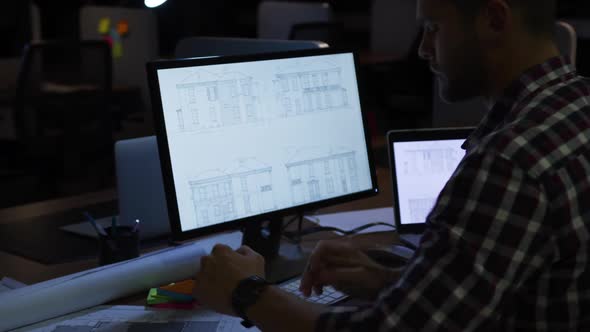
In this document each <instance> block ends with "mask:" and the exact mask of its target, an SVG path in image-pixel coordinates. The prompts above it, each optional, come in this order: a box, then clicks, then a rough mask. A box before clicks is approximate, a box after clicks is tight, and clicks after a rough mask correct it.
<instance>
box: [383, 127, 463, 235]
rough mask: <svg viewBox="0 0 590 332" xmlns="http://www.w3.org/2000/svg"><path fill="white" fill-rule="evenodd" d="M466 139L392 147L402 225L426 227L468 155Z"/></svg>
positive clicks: (399, 144)
mask: <svg viewBox="0 0 590 332" xmlns="http://www.w3.org/2000/svg"><path fill="white" fill-rule="evenodd" d="M464 141H465V139H440V140H420V141H407V142H395V143H393V152H394V156H395V178H396V181H395V184H396V186H397V188H396V189H397V195H398V207H397V208H398V210H399V220H400V223H401V224H417V223H424V222H425V221H426V217H427V216H428V214H429V213H430V210H432V208H433V207H434V203H435V202H436V199H437V198H438V195H439V194H440V192H441V190H442V189H443V187H444V186H445V184H446V183H447V181H448V180H449V178H450V177H451V175H452V174H453V172H454V171H455V169H456V168H457V166H458V165H459V162H460V161H461V159H463V156H464V155H465V150H463V149H462V148H461V145H462V144H463V142H464Z"/></svg>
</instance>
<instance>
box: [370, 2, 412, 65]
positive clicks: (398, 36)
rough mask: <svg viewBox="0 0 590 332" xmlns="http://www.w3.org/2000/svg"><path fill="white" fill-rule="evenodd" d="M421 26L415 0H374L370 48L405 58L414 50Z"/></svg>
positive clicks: (374, 51) (377, 51)
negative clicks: (417, 18) (418, 21)
mask: <svg viewBox="0 0 590 332" xmlns="http://www.w3.org/2000/svg"><path fill="white" fill-rule="evenodd" d="M419 30H420V27H419V25H418V23H417V22H416V1H415V0H374V1H373V4H372V6H371V25H370V49H371V52H373V53H380V54H391V55H394V56H395V57H396V58H399V59H403V58H405V57H407V56H408V55H409V54H410V52H411V51H412V45H413V44H414V41H415V39H416V36H417V35H418V32H419Z"/></svg>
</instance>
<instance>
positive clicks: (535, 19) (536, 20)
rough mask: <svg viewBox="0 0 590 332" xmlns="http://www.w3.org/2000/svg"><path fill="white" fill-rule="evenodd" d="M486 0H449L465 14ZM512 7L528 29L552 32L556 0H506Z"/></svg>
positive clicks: (546, 32)
mask: <svg viewBox="0 0 590 332" xmlns="http://www.w3.org/2000/svg"><path fill="white" fill-rule="evenodd" d="M486 1H487V0H451V2H454V3H455V5H456V6H457V7H458V8H459V10H461V11H462V12H464V13H465V14H467V15H475V13H476V12H477V11H478V10H479V9H480V8H481V7H482V6H483V5H484V3H485V2H486ZM506 1H507V2H508V4H509V5H510V6H511V7H512V8H518V9H519V10H520V11H521V12H522V14H523V18H524V23H525V24H526V27H527V28H528V30H529V31H530V32H531V33H533V34H536V35H543V36H549V35H552V34H553V28H554V25H555V12H556V2H557V1H556V0H506Z"/></svg>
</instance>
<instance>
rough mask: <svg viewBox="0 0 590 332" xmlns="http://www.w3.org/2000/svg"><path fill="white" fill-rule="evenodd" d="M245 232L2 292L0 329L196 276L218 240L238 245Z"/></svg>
mask: <svg viewBox="0 0 590 332" xmlns="http://www.w3.org/2000/svg"><path fill="white" fill-rule="evenodd" d="M241 236H242V235H241V233H240V232H234V233H229V234H222V235H220V236H214V237H210V238H207V239H205V240H202V241H198V242H194V243H188V244H184V245H181V246H178V247H172V248H166V249H163V250H160V251H156V252H152V253H149V254H145V255H142V256H140V257H138V258H135V259H132V260H128V261H124V262H120V263H116V264H111V265H106V266H102V267H98V268H95V269H91V270H86V271H82V272H79V273H75V274H71V275H67V276H65V277H61V278H56V279H52V280H48V281H44V282H41V283H38V284H34V285H30V286H27V287H22V288H19V289H15V290H12V291H10V292H4V293H0V317H2V319H0V331H6V330H10V329H14V328H18V327H21V326H25V325H29V324H33V323H37V322H40V321H43V320H46V319H50V318H53V317H58V316H62V315H65V314H68V313H71V312H75V311H78V310H82V309H86V308H90V307H94V306H97V305H99V304H104V303H107V302H109V301H113V300H116V299H118V298H121V297H124V296H128V295H131V294H136V293H138V292H141V291H147V290H148V289H150V288H152V287H156V286H160V285H165V284H168V283H171V282H175V281H179V280H185V279H188V278H191V277H193V276H194V275H195V274H196V273H197V271H198V270H199V268H200V258H201V257H202V256H203V255H205V254H208V253H209V252H210V251H211V248H212V247H213V245H214V244H215V243H218V242H219V243H225V244H227V245H229V246H231V247H234V248H236V247H237V246H239V244H240V241H241Z"/></svg>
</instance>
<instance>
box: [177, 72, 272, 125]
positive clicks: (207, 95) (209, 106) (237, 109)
mask: <svg viewBox="0 0 590 332" xmlns="http://www.w3.org/2000/svg"><path fill="white" fill-rule="evenodd" d="M256 90H257V83H256V82H255V81H254V80H253V78H252V77H251V76H248V75H244V74H242V73H239V72H228V73H219V74H215V73H212V72H209V71H207V70H200V71H198V72H196V73H194V74H192V75H189V76H188V77H187V78H185V79H184V80H183V81H182V82H181V83H178V84H176V91H177V92H178V98H179V100H180V108H178V109H176V117H177V121H178V130H179V131H194V130H202V129H209V128H217V127H223V126H231V125H236V124H242V123H252V122H256V121H259V120H261V119H260V114H259V110H258V106H257V104H256V102H257V98H258V96H257V92H256Z"/></svg>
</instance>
